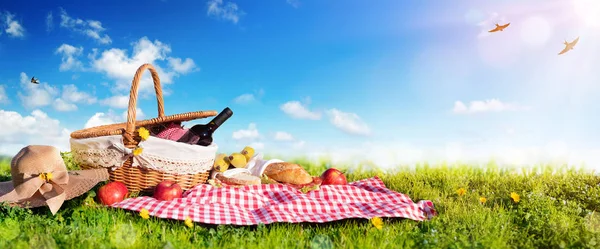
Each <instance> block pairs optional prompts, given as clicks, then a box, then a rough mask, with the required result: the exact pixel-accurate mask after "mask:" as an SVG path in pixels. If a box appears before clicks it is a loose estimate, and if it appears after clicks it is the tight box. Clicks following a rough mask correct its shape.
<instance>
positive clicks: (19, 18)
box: [0, 0, 600, 165]
mask: <svg viewBox="0 0 600 249" xmlns="http://www.w3.org/2000/svg"><path fill="white" fill-rule="evenodd" d="M541 2H542V1H540V0H531V1H527V2H526V3H519V1H498V2H483V1H453V2H452V3H449V2H448V1H434V2H430V3H416V2H405V1H392V0H389V1H388V0H382V1H377V3H372V2H369V1H358V0H345V1H308V0H287V1H286V0H270V1H264V2H261V3H262V4H257V3H255V2H252V1H248V0H231V1H228V0H222V1H216V0H211V1H175V0H164V1H160V0H156V1H146V2H136V1H86V3H85V6H82V4H81V3H79V4H74V3H70V2H66V1H52V2H47V1H19V2H14V1H13V2H9V3H5V4H4V5H3V6H1V7H0V13H1V14H0V28H1V29H0V32H1V33H0V68H1V69H0V86H1V87H0V124H1V125H0V126H1V127H2V128H3V129H4V130H3V131H0V153H3V154H9V155H10V154H14V153H16V152H17V151H18V150H19V149H20V148H21V147H22V146H25V145H27V144H52V145H56V146H59V147H61V148H63V149H68V146H69V144H68V134H69V133H70V132H72V131H74V130H78V129H81V128H84V127H86V125H88V126H89V125H99V124H105V123H113V122H122V121H124V117H123V116H124V115H123V113H124V111H125V110H126V107H127V106H126V105H127V100H128V94H129V88H130V84H131V80H132V78H133V74H134V73H135V70H136V69H137V68H138V67H139V66H140V65H142V64H143V63H152V64H153V65H154V66H156V67H157V68H158V70H159V75H160V77H161V80H162V82H163V88H164V90H165V93H166V95H165V98H164V100H165V111H166V113H167V114H175V113H182V112H188V111H197V110H217V111H220V110H222V109H223V108H225V107H226V106H229V107H230V108H231V109H232V110H233V111H234V116H233V117H232V118H231V119H230V120H229V121H228V122H227V123H226V124H225V125H224V126H223V127H221V128H220V129H219V131H218V134H216V135H215V139H216V142H217V144H218V145H219V146H220V147H221V148H222V150H223V151H225V152H231V151H234V150H239V149H241V148H242V147H243V146H245V145H254V146H255V147H257V148H258V149H259V150H262V151H263V152H265V153H284V154H287V153H290V154H303V155H313V156H318V155H322V154H328V155H329V156H332V157H333V158H334V159H335V160H338V161H339V160H343V159H347V160H353V159H358V158H366V159H370V160H373V161H375V162H376V163H379V164H381V165H393V164H396V163H411V162H415V161H423V160H426V161H436V160H488V159H490V158H496V159H497V160H500V161H502V162H507V163H532V162H540V161H544V160H566V161H570V162H577V163H578V162H580V161H582V160H585V161H587V162H589V163H592V164H594V163H596V162H600V158H599V156H598V155H600V153H598V152H600V144H599V142H598V138H600V131H598V129H597V127H599V125H600V122H599V119H598V118H597V115H594V114H595V113H596V114H597V113H598V112H599V111H600V110H599V109H600V105H598V97H600V91H598V90H600V89H599V87H598V84H599V83H598V82H600V74H598V73H597V71H596V70H595V68H594V65H597V64H598V62H600V53H599V52H600V50H599V49H598V47H597V45H595V44H599V42H600V35H599V34H600V32H599V31H600V18H599V17H598V16H600V4H598V3H595V2H594V1H589V0H580V1H554V0H553V1H543V3H544V4H539V3H541ZM496 22H499V23H505V22H511V26H509V27H508V28H507V29H506V30H505V31H503V32H498V33H493V34H489V33H488V32H486V30H489V29H491V28H493V26H494V23H496ZM577 36H580V37H581V38H580V42H579V44H578V45H577V46H576V48H575V49H574V50H572V51H570V52H568V53H567V54H565V55H561V56H558V55H557V54H558V52H559V51H560V50H562V49H563V48H564V45H563V44H562V43H563V42H564V40H569V41H571V40H573V39H575V38H576V37H577ZM32 76H35V77H37V78H39V80H40V81H41V84H40V85H34V84H31V83H28V80H29V79H30V78H31V77H32ZM148 76H149V73H146V78H144V79H143V80H142V87H141V89H140V93H141V96H142V99H141V100H140V101H139V102H138V108H139V109H140V110H141V112H142V113H143V116H142V118H151V117H154V116H156V100H155V99H154V93H153V88H152V86H151V81H149V77H148ZM22 80H24V82H21V81H22ZM206 121H207V120H198V121H195V122H190V123H188V124H187V126H191V125H193V124H195V123H198V122H206Z"/></svg>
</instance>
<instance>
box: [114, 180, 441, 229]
mask: <svg viewBox="0 0 600 249" xmlns="http://www.w3.org/2000/svg"><path fill="white" fill-rule="evenodd" d="M112 206H113V207H116V208H123V209H127V210H132V211H140V210H141V209H142V208H145V209H147V210H148V211H149V214H150V215H151V216H155V217H159V218H167V219H177V220H185V219H186V218H187V217H189V218H191V219H192V220H193V221H194V222H200V223H206V224H232V225H257V224H260V223H263V224H269V223H273V222H291V223H298V222H316V223H323V222H329V221H335V220H341V219H347V218H367V219H368V218H372V217H376V216H378V217H399V218H408V219H412V220H417V221H424V220H428V219H430V218H432V217H433V216H435V215H437V214H436V211H435V209H434V207H433V204H432V203H431V201H427V200H423V201H419V202H417V203H414V202H413V201H412V200H411V199H410V198H409V197H408V196H407V195H405V194H402V193H398V192H395V191H392V190H389V189H388V188H386V187H385V185H384V183H383V182H382V181H381V179H379V178H378V177H373V178H369V179H364V180H360V181H356V182H351V183H348V185H322V186H321V187H320V189H319V190H314V191H310V192H308V193H306V194H305V193H302V192H300V191H299V190H297V189H294V188H292V187H290V186H287V185H284V184H261V185H251V186H243V187H233V186H223V187H221V188H218V187H214V186H212V185H209V184H200V185H198V186H196V187H194V188H192V189H190V190H188V191H186V192H185V193H184V195H183V198H178V199H175V200H172V201H159V200H156V199H154V198H152V197H147V196H142V197H137V198H129V199H125V200H123V201H121V202H119V203H115V204H113V205H112Z"/></svg>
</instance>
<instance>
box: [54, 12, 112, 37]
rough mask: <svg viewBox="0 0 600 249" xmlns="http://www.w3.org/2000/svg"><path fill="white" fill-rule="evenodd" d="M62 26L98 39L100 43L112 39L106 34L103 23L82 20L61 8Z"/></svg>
mask: <svg viewBox="0 0 600 249" xmlns="http://www.w3.org/2000/svg"><path fill="white" fill-rule="evenodd" d="M60 20H61V21H60V26H61V27H63V28H67V29H70V30H73V31H76V32H79V33H81V34H84V35H87V36H88V37H90V38H92V39H94V40H96V41H97V42H98V43H100V44H110V43H111V42H112V40H111V39H110V37H109V36H108V35H107V34H104V31H106V29H105V28H104V27H102V23H101V22H100V21H96V20H82V19H79V18H71V17H70V16H69V15H68V14H67V11H65V10H64V9H62V8H61V13H60Z"/></svg>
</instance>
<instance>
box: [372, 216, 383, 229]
mask: <svg viewBox="0 0 600 249" xmlns="http://www.w3.org/2000/svg"><path fill="white" fill-rule="evenodd" d="M371 223H372V224H373V226H375V227H376V228H377V229H379V230H381V229H383V221H382V220H381V218H379V217H373V218H371Z"/></svg>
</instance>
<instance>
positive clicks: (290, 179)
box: [264, 162, 313, 185]
mask: <svg viewBox="0 0 600 249" xmlns="http://www.w3.org/2000/svg"><path fill="white" fill-rule="evenodd" d="M264 174H265V175H266V176H268V177H269V178H271V179H273V180H275V181H277V182H281V183H289V184H295V185H303V184H308V183H311V182H313V177H312V176H311V175H310V174H309V173H308V172H307V171H306V170H305V169H304V168H302V166H300V165H298V164H295V163H289V162H277V163H271V164H269V166H267V168H266V169H265V171H264Z"/></svg>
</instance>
